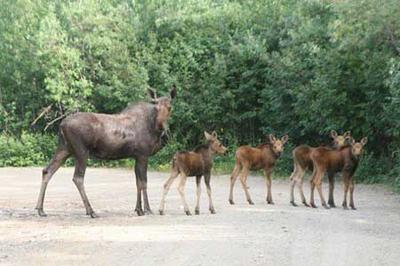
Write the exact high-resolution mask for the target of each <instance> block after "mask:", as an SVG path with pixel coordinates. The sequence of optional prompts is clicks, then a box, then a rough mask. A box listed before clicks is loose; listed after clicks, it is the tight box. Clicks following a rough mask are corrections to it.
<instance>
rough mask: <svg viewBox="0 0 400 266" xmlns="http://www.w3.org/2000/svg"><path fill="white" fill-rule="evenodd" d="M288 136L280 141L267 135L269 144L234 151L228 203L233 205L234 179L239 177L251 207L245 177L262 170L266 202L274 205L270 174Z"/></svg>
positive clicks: (242, 147) (241, 147)
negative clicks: (233, 165)
mask: <svg viewBox="0 0 400 266" xmlns="http://www.w3.org/2000/svg"><path fill="white" fill-rule="evenodd" d="M288 139H289V136H288V135H285V136H283V137H282V138H281V139H277V138H275V136H274V135H272V134H270V135H269V143H264V144H260V145H258V146H257V147H255V148H253V147H250V146H247V145H246V146H240V147H239V148H238V149H237V151H236V164H235V168H234V169H233V172H232V175H231V187H230V192H229V203H230V204H235V203H234V201H233V187H234V186H235V182H236V179H237V178H238V176H239V173H240V171H241V170H242V173H241V175H240V182H241V183H242V187H243V189H244V192H245V194H246V199H247V202H248V203H249V204H251V205H253V204H254V203H253V201H252V200H251V197H250V193H249V190H248V186H247V176H248V175H249V171H250V170H260V169H263V170H264V174H265V178H266V186H267V202H268V204H274V202H273V201H272V193H271V173H272V170H273V169H274V167H275V164H276V162H277V160H278V159H279V157H280V155H281V153H282V152H283V148H284V145H285V143H286V142H287V141H288Z"/></svg>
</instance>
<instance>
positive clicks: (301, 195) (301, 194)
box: [298, 172, 310, 207]
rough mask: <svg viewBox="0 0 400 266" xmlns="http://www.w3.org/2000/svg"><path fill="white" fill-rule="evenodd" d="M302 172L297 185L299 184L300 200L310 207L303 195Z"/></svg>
mask: <svg viewBox="0 0 400 266" xmlns="http://www.w3.org/2000/svg"><path fill="white" fill-rule="evenodd" d="M304 174H305V172H303V176H302V177H301V178H300V182H298V186H299V191H300V197H301V202H302V203H303V204H304V205H305V206H307V207H310V205H308V203H307V201H306V197H305V196H304V191H303V182H304V179H303V178H304Z"/></svg>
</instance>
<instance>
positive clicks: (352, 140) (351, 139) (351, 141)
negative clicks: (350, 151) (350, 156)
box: [349, 137, 356, 145]
mask: <svg viewBox="0 0 400 266" xmlns="http://www.w3.org/2000/svg"><path fill="white" fill-rule="evenodd" d="M349 141H350V145H354V143H356V141H355V140H354V138H353V137H350V138H349Z"/></svg>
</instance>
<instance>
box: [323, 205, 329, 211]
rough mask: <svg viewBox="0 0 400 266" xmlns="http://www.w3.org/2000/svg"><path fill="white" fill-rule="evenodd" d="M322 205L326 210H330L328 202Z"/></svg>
mask: <svg viewBox="0 0 400 266" xmlns="http://www.w3.org/2000/svg"><path fill="white" fill-rule="evenodd" d="M322 206H323V207H324V208H325V209H326V210H329V209H330V208H329V206H328V205H326V204H323V205H322Z"/></svg>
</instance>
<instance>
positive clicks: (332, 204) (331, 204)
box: [328, 203, 336, 208]
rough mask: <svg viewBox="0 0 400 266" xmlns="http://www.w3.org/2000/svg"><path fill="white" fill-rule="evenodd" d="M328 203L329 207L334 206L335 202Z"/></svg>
mask: <svg viewBox="0 0 400 266" xmlns="http://www.w3.org/2000/svg"><path fill="white" fill-rule="evenodd" d="M328 204H329V207H331V208H336V205H335V203H328Z"/></svg>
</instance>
